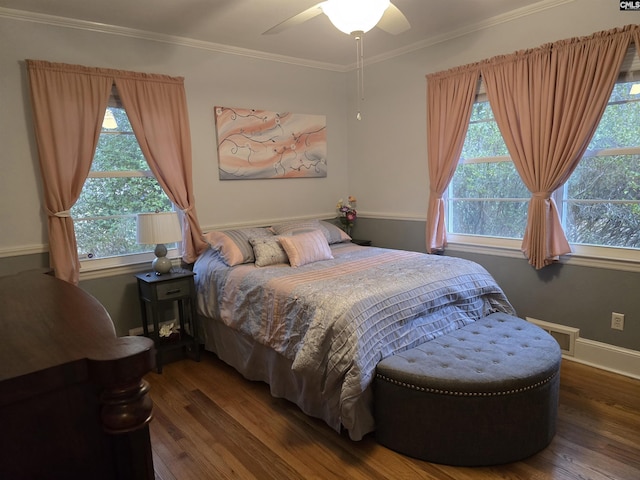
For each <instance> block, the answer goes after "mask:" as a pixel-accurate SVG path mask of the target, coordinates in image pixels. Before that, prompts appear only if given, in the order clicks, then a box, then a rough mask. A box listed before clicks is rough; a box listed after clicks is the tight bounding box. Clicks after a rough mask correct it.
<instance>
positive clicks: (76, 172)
mask: <svg viewBox="0 0 640 480" xmlns="http://www.w3.org/2000/svg"><path fill="white" fill-rule="evenodd" d="M26 63H27V71H28V74H29V81H30V89H31V103H32V107H33V122H34V127H35V135H36V143H37V146H38V155H39V158H40V170H41V172H42V182H43V189H44V207H45V210H46V212H47V220H48V221H47V224H48V230H49V263H50V265H51V267H52V268H53V269H54V271H55V274H56V277H58V278H61V279H63V280H66V281H67V282H70V283H74V284H77V283H78V271H79V268H80V264H79V261H78V253H77V245H76V235H75V230H74V227H73V220H72V219H71V215H70V213H69V210H70V209H71V207H72V206H73V204H74V203H76V201H77V200H78V197H79V196H80V192H81V191H82V186H83V185H84V181H85V179H86V178H87V175H88V174H89V169H90V168H91V161H92V160H93V155H94V153H95V150H96V145H97V143H98V137H99V136H100V131H101V128H102V119H103V117H104V111H105V109H106V108H107V101H108V100H109V92H110V90H111V85H112V83H113V80H112V79H111V78H110V77H106V76H102V75H99V74H96V72H95V71H93V70H92V69H87V68H85V67H80V66H70V65H62V64H55V63H49V62H42V61H35V60H27V62H26Z"/></svg>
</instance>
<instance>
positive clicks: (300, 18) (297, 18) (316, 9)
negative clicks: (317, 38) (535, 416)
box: [263, 2, 324, 35]
mask: <svg viewBox="0 0 640 480" xmlns="http://www.w3.org/2000/svg"><path fill="white" fill-rule="evenodd" d="M323 3H324V2H320V3H318V4H316V5H314V6H313V7H310V8H307V9H306V10H304V11H303V12H300V13H298V14H297V15H294V16H293V17H290V18H287V19H286V20H284V21H282V22H280V23H279V24H277V25H275V26H273V27H271V28H270V29H269V30H267V31H266V32H263V35H272V34H274V33H280V32H282V31H283V30H286V29H287V28H290V27H294V26H296V25H300V24H301V23H304V22H306V21H307V20H311V19H312V18H313V17H317V16H318V15H320V14H321V13H322V9H321V8H320V5H322V4H323Z"/></svg>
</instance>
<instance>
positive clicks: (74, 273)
mask: <svg viewBox="0 0 640 480" xmlns="http://www.w3.org/2000/svg"><path fill="white" fill-rule="evenodd" d="M26 65H27V73H28V76H29V85H30V92H31V103H32V109H33V117H34V130H35V137H36V143H37V148H38V156H39V161H40V169H41V173H42V181H43V190H44V204H45V205H44V208H45V211H46V212H47V218H48V233H49V262H50V265H51V267H52V268H53V269H54V271H55V275H56V277H58V278H61V279H63V280H66V281H68V282H70V283H73V284H77V283H78V280H79V270H80V262H79V260H78V254H77V244H76V239H75V230H74V226H73V220H72V218H71V215H70V213H69V211H70V209H71V207H72V206H73V205H74V204H75V202H76V201H77V200H78V198H79V196H80V193H81V191H82V187H83V185H84V182H85V180H86V178H87V176H88V174H89V170H90V168H91V162H92V160H93V156H94V153H95V150H96V146H97V142H98V138H99V136H100V132H101V129H102V120H103V117H104V112H105V109H106V107H107V102H108V100H109V95H110V92H111V87H112V85H113V84H114V83H117V82H121V83H123V84H125V83H127V81H133V82H138V83H139V84H141V85H143V87H141V88H140V89H136V88H131V87H128V86H125V87H124V88H125V90H126V89H127V88H129V90H130V92H128V100H127V101H128V103H129V105H130V106H133V105H136V104H141V103H143V104H144V103H145V102H149V103H150V104H152V105H150V106H149V107H148V109H146V110H145V107H138V108H137V109H136V108H135V107H132V111H133V112H134V115H136V113H135V112H136V111H138V112H139V111H144V112H145V113H143V114H138V117H137V118H139V117H140V116H141V115H142V116H145V115H147V116H148V115H150V114H157V115H159V116H160V115H164V116H169V115H175V116H177V117H178V119H177V120H176V119H173V118H172V119H168V118H163V119H157V121H155V122H151V126H145V128H144V129H143V128H142V127H141V125H140V122H138V126H137V127H136V125H134V124H133V122H132V127H133V129H134V133H135V134H136V137H137V138H138V141H139V142H140V139H141V138H142V139H147V138H149V141H148V142H147V141H145V144H146V143H153V144H154V147H153V149H156V148H169V151H171V155H170V156H169V155H166V156H162V155H157V154H156V155H155V157H154V156H153V155H150V152H152V150H153V149H152V148H148V147H147V151H145V150H144V149H143V153H144V155H145V158H146V159H147V162H148V163H149V165H150V168H151V169H152V171H153V172H154V174H156V176H157V177H162V179H161V178H158V180H159V182H160V184H161V185H162V188H163V189H164V190H165V192H166V193H167V195H168V196H169V198H170V199H171V200H172V201H173V202H174V203H175V204H176V205H178V206H179V207H180V208H181V209H182V210H183V212H185V213H186V215H184V218H185V219H186V220H184V222H183V223H185V225H186V228H183V249H184V252H183V255H184V258H185V260H186V261H192V259H195V257H196V256H197V254H198V253H199V252H200V251H202V250H203V249H204V248H205V247H206V244H205V243H204V240H203V239H202V233H201V231H200V227H199V224H198V222H197V217H196V213H195V210H194V201H193V189H192V179H191V162H192V160H191V149H190V144H191V140H190V134H189V128H188V118H187V111H186V101H185V95H184V87H183V79H181V78H171V77H166V76H162V75H151V74H142V73H141V74H138V73H135V72H126V71H120V70H111V69H101V68H92V67H85V66H81V65H67V64H61V63H51V62H46V61H41V60H27V61H26ZM166 84H170V85H173V87H172V88H171V89H167V90H163V87H162V85H166ZM157 85H161V86H160V87H157ZM158 90H161V91H162V93H161V94H157V93H155V92H157V91H158ZM168 90H170V91H168ZM141 91H142V92H141ZM164 102H167V103H168V105H169V106H165V105H160V104H162V103H164ZM125 109H127V106H126V105H125ZM149 111H151V112H152V113H149ZM127 113H128V114H129V115H131V113H130V112H129V110H127ZM145 121H146V120H145ZM158 124H160V125H162V128H161V127H159V126H158ZM156 128H158V129H159V130H161V131H155V129H156ZM159 137H162V138H163V139H165V140H164V141H163V142H162V145H161V146H160V147H157V146H156V143H161V142H160V140H159V139H158V138H159ZM165 137H168V139H169V140H166V138H165ZM172 142H175V143H176V144H177V146H176V145H172V146H171V147H168V146H167V145H168V144H171V143H172ZM140 143H141V145H142V142H140ZM185 145H187V146H185ZM159 157H162V158H161V159H160V160H159V159H158V158H159ZM158 165H161V166H158ZM176 172H180V173H178V174H177V173H176ZM167 176H169V177H171V178H166V177H167Z"/></svg>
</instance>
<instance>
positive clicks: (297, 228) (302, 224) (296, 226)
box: [271, 219, 351, 245]
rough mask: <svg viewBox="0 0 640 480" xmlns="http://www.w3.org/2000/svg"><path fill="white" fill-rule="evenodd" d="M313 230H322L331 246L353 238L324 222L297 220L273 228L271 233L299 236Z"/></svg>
mask: <svg viewBox="0 0 640 480" xmlns="http://www.w3.org/2000/svg"><path fill="white" fill-rule="evenodd" d="M311 230H320V231H321V232H322V233H323V235H324V236H325V237H326V239H327V242H328V243H329V245H331V244H334V243H341V242H348V241H350V240H351V237H350V236H349V235H347V234H346V232H344V231H343V230H341V229H340V228H338V227H337V226H335V225H332V224H331V223H329V222H326V221H324V220H317V219H313V220H296V221H293V222H286V223H281V224H278V225H273V226H272V227H271V231H272V232H273V233H275V234H276V235H298V234H300V233H305V232H309V231H311Z"/></svg>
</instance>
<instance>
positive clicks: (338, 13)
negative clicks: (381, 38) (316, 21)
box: [320, 0, 389, 35]
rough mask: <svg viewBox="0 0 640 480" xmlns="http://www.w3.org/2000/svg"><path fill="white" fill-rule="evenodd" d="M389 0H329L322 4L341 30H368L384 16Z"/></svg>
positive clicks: (350, 31)
mask: <svg viewBox="0 0 640 480" xmlns="http://www.w3.org/2000/svg"><path fill="white" fill-rule="evenodd" d="M388 7H389V0H327V1H326V2H323V3H322V4H321V5H320V8H322V11H323V12H324V14H325V15H326V16H327V17H329V20H331V23H333V25H334V26H335V27H336V28H337V29H338V30H340V31H341V32H344V33H346V34H347V35H351V34H352V33H354V32H363V33H364V32H368V31H369V30H371V29H372V28H373V27H375V26H376V24H377V23H378V22H379V21H380V19H381V18H382V15H383V14H384V12H385V10H386V9H387V8H388Z"/></svg>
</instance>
